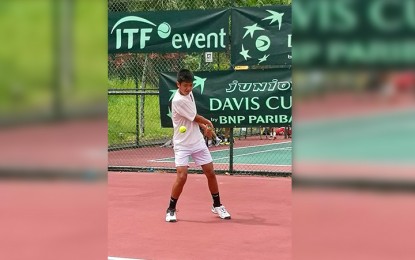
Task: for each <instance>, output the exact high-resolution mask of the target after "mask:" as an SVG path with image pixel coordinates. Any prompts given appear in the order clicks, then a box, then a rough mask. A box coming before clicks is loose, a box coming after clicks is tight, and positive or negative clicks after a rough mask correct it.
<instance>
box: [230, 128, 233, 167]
mask: <svg viewBox="0 0 415 260" xmlns="http://www.w3.org/2000/svg"><path fill="white" fill-rule="evenodd" d="M229 139H230V140H229V173H230V174H232V173H233V128H232V127H231V129H230V136H229Z"/></svg>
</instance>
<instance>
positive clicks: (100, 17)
mask: <svg viewBox="0 0 415 260" xmlns="http://www.w3.org/2000/svg"><path fill="white" fill-rule="evenodd" d="M58 2H61V1H58ZM58 2H57V1H50V0H36V1H24V0H3V1H0V30H1V31H2V34H3V36H4V37H3V39H2V44H1V45H0V71H1V77H0V86H2V88H0V111H1V114H0V115H1V116H10V115H12V116H13V117H16V116H19V115H24V114H36V113H41V112H43V111H51V112H52V111H53V99H54V96H55V94H54V91H55V87H56V85H55V81H54V78H55V77H56V76H58V75H59V74H58V72H57V71H56V67H55V65H56V64H55V62H56V61H57V60H58V61H61V62H66V64H67V66H68V68H69V70H66V74H67V75H69V82H66V83H65V82H64V83H63V84H62V89H61V93H62V102H63V104H62V106H63V107H64V108H65V109H69V110H70V109H71V108H78V107H79V106H83V107H84V106H89V105H91V104H95V103H99V104H105V102H106V89H107V73H106V72H107V55H106V53H107V34H106V26H107V25H106V24H107V6H106V2H102V1H98V0H90V1H82V0H74V1H70V3H71V4H72V14H69V15H68V20H67V22H68V23H69V26H68V28H69V31H66V32H63V33H65V35H69V38H68V39H67V40H65V43H66V45H67V47H68V48H69V51H70V52H67V54H69V55H67V56H68V60H65V58H64V57H63V55H61V54H62V53H57V52H56V50H55V49H54V46H55V42H56V41H58V40H59V39H60V38H59V37H60V36H59V35H57V33H56V31H54V25H56V24H57V22H56V21H55V20H54V16H53V11H54V9H53V5H54V4H56V3H58ZM67 10H68V9H64V11H63V12H66V11H67ZM58 17H62V16H58ZM91 21H96V22H92V23H91ZM64 48H65V47H64ZM64 51H67V49H65V50H64Z"/></svg>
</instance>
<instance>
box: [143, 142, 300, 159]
mask: <svg viewBox="0 0 415 260" xmlns="http://www.w3.org/2000/svg"><path fill="white" fill-rule="evenodd" d="M291 142H292V141H287V142H280V143H272V144H261V145H251V146H244V147H238V148H233V150H234V151H235V150H240V149H248V148H252V147H261V146H269V145H278V144H288V143H291ZM284 148H287V147H284ZM222 151H229V149H225V148H224V149H221V150H215V151H211V152H210V153H215V152H222ZM172 159H174V157H165V158H160V159H155V160H149V162H166V161H165V160H172ZM168 162H170V161H168Z"/></svg>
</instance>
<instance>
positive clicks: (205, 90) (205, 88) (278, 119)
mask: <svg viewBox="0 0 415 260" xmlns="http://www.w3.org/2000/svg"><path fill="white" fill-rule="evenodd" d="M176 75H177V74H176V73H161V75H160V81H159V82H160V86H159V89H160V96H159V97H160V114H161V115H160V116H161V125H162V127H172V121H171V100H172V99H173V96H174V95H175V93H176V92H177V86H176ZM193 96H194V97H195V100H196V106H197V111H198V114H200V115H202V116H204V117H206V118H208V119H209V120H211V121H212V123H213V125H214V126H215V127H224V126H227V127H248V126H287V125H291V122H292V116H291V115H292V113H291V110H292V82H291V71H290V70H289V69H270V70H247V71H212V72H195V75H194V81H193Z"/></svg>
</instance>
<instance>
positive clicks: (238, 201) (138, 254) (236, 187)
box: [108, 172, 291, 260]
mask: <svg viewBox="0 0 415 260" xmlns="http://www.w3.org/2000/svg"><path fill="white" fill-rule="evenodd" d="M175 178H176V174H174V173H157V172H155V173H126V172H109V174H108V255H109V256H110V257H109V259H122V258H128V259H183V260H185V259H189V260H190V259H200V260H202V259H219V258H220V259H264V260H265V259H270V260H271V259H281V260H282V259H287V260H288V259H291V178H269V177H257V176H227V175H218V176H217V180H218V183H219V186H220V193H221V201H222V203H223V204H224V205H225V206H226V208H227V209H228V210H229V212H230V213H231V215H232V219H231V220H222V219H219V218H218V217H217V215H215V214H212V212H210V207H211V204H212V198H211V195H210V194H209V190H208V186H207V181H206V177H205V176H204V175H202V174H189V176H188V179H187V182H186V185H185V187H184V190H183V193H182V195H181V196H180V199H179V202H178V204H177V218H178V221H177V222H176V223H167V222H165V211H166V208H167V206H168V205H167V204H168V200H169V197H170V191H171V186H172V184H173V182H174V180H175Z"/></svg>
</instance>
